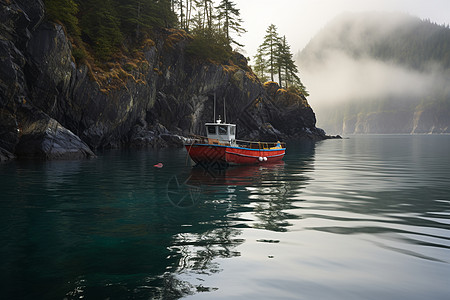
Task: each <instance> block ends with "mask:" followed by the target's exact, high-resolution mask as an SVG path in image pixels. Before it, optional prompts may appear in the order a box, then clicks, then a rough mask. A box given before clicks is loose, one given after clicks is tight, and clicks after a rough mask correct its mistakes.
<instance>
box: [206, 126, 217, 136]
mask: <svg viewBox="0 0 450 300" xmlns="http://www.w3.org/2000/svg"><path fill="white" fill-rule="evenodd" d="M207 128H208V133H209V134H216V126H207Z"/></svg>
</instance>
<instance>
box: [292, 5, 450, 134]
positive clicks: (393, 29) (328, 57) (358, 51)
mask: <svg viewBox="0 0 450 300" xmlns="http://www.w3.org/2000/svg"><path fill="white" fill-rule="evenodd" d="M297 61H298V63H299V65H300V68H301V69H302V71H303V74H302V75H304V77H303V78H304V81H305V83H306V84H307V85H308V86H309V87H310V89H311V91H316V94H314V92H312V93H311V94H312V98H314V99H315V100H316V101H317V102H315V104H314V105H315V106H314V107H315V108H316V113H317V114H318V120H319V122H320V124H319V126H321V127H323V128H324V129H325V130H327V131H328V132H332V133H429V132H433V133H442V132H449V131H450V129H449V125H450V124H449V123H450V88H449V86H450V71H449V70H450V28H449V26H448V25H438V24H435V23H433V22H431V21H430V20H421V19H419V18H417V17H413V16H409V15H404V14H398V13H381V12H371V13H346V14H343V15H341V16H339V17H337V18H336V19H334V20H333V21H331V22H330V23H329V24H328V25H327V26H326V27H325V28H323V29H322V30H321V31H320V32H319V33H318V34H317V35H316V36H315V37H314V38H313V39H312V40H311V41H310V43H309V44H308V45H307V46H306V47H305V48H304V49H303V50H302V51H301V53H299V54H298V56H297Z"/></svg>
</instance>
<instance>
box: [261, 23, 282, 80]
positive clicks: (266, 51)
mask: <svg viewBox="0 0 450 300" xmlns="http://www.w3.org/2000/svg"><path fill="white" fill-rule="evenodd" d="M279 40H280V38H279V37H278V33H277V27H276V26H275V25H273V24H271V25H270V26H269V27H268V28H267V30H266V35H265V36H264V41H263V43H262V44H261V46H260V48H261V53H262V55H263V57H265V58H266V61H267V63H268V64H269V70H268V71H269V74H270V79H271V80H272V81H274V75H275V73H276V69H275V68H276V67H277V55H278V52H277V50H278V45H279Z"/></svg>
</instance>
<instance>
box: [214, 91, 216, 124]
mask: <svg viewBox="0 0 450 300" xmlns="http://www.w3.org/2000/svg"><path fill="white" fill-rule="evenodd" d="M213 122H216V92H214V119H213Z"/></svg>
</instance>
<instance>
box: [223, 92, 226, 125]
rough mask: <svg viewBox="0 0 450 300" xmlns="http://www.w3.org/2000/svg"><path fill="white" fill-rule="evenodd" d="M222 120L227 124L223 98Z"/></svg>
mask: <svg viewBox="0 0 450 300" xmlns="http://www.w3.org/2000/svg"><path fill="white" fill-rule="evenodd" d="M223 119H224V121H225V124H227V113H226V112H225V97H223Z"/></svg>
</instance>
